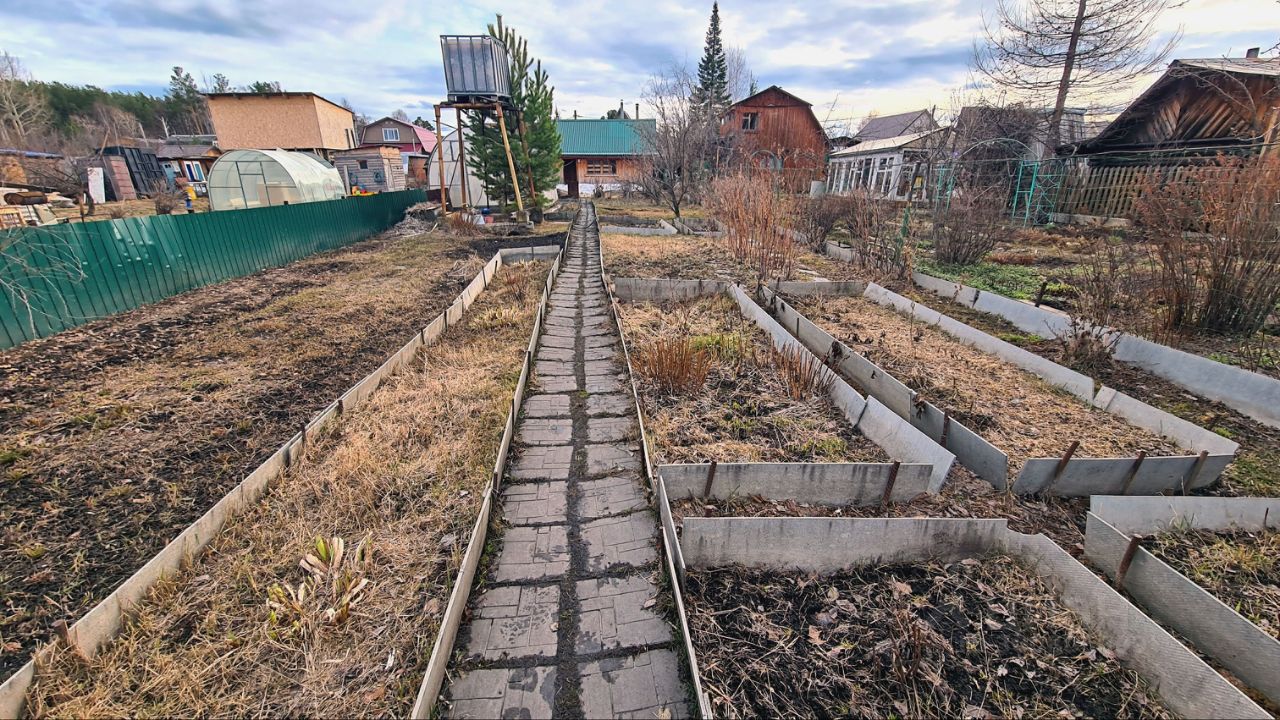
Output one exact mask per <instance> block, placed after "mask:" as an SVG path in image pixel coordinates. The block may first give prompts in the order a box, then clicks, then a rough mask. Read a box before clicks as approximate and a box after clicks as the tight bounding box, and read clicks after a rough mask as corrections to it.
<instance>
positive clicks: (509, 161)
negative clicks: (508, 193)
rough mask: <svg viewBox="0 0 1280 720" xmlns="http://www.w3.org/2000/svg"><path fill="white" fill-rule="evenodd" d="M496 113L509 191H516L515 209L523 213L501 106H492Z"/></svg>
mask: <svg viewBox="0 0 1280 720" xmlns="http://www.w3.org/2000/svg"><path fill="white" fill-rule="evenodd" d="M493 108H494V109H495V110H497V111H498V129H499V130H501V131H502V147H503V149H505V150H506V151H507V170H508V171H510V172H511V189H512V190H515V191H516V209H517V210H519V211H520V212H522V213H523V212H524V201H523V200H521V199H520V182H519V180H517V179H516V161H515V158H513V157H511V140H510V139H509V138H508V137H507V121H506V118H504V117H503V115H502V106H501V105H494V106H493Z"/></svg>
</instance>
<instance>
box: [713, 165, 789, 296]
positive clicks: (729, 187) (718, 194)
mask: <svg viewBox="0 0 1280 720" xmlns="http://www.w3.org/2000/svg"><path fill="white" fill-rule="evenodd" d="M777 180H778V178H777V177H776V176H775V175H774V174H773V173H769V172H765V171H760V170H754V169H751V168H743V169H740V170H738V171H736V172H734V173H731V174H729V175H725V176H723V177H720V178H717V179H716V180H714V181H713V182H712V183H711V190H710V193H709V197H708V204H709V205H710V206H711V208H712V210H713V211H714V213H715V215H716V217H718V218H719V219H720V222H722V223H724V225H725V227H726V228H727V229H728V232H727V233H725V239H724V242H725V243H726V244H727V246H728V247H729V250H730V251H731V252H732V253H733V254H734V257H736V258H737V259H738V260H740V261H742V262H744V263H747V264H748V265H749V266H750V267H751V268H752V269H753V271H754V272H755V273H756V275H757V278H758V279H759V280H761V281H763V282H772V281H774V280H786V279H788V278H789V277H791V273H792V271H793V270H794V269H795V260H796V252H797V250H798V248H797V243H796V242H795V240H794V239H793V238H792V236H791V235H789V234H786V233H783V232H782V225H783V221H784V220H785V219H786V218H787V217H788V215H789V211H790V205H791V201H790V200H789V198H787V197H786V196H784V195H783V194H782V192H781V190H780V188H779V185H778V182H777Z"/></svg>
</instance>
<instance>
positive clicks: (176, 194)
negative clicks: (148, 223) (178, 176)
mask: <svg viewBox="0 0 1280 720" xmlns="http://www.w3.org/2000/svg"><path fill="white" fill-rule="evenodd" d="M186 197H187V196H186V193H185V192H183V191H182V189H181V188H171V187H169V186H168V185H167V184H166V183H163V182H157V183H155V184H154V185H153V186H152V188H151V202H152V203H153V204H154V205H155V208H156V214H157V215H171V214H173V211H174V210H177V209H178V208H180V207H182V206H183V204H184V202H185V201H186Z"/></svg>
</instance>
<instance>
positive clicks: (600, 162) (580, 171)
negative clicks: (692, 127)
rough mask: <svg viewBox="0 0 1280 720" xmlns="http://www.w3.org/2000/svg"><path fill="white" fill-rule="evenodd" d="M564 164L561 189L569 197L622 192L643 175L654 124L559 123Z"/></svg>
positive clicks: (622, 122)
mask: <svg viewBox="0 0 1280 720" xmlns="http://www.w3.org/2000/svg"><path fill="white" fill-rule="evenodd" d="M556 127H557V128H558V129H559V130H560V156H561V158H562V159H563V160H564V169H563V171H562V174H561V181H562V185H561V186H560V189H563V190H566V191H567V192H568V193H569V197H573V198H576V197H580V196H581V195H591V194H592V193H594V192H595V191H596V188H597V187H599V188H601V189H602V190H604V191H611V190H618V189H620V188H621V187H622V186H623V185H624V184H625V183H626V182H627V181H628V179H629V178H633V177H635V174H636V173H637V172H640V170H641V166H640V162H639V160H640V158H641V157H642V156H643V155H645V154H646V149H645V146H646V141H645V138H646V137H651V136H652V135H653V133H654V132H656V130H657V123H656V122H655V121H654V120H629V119H628V120H557V121H556Z"/></svg>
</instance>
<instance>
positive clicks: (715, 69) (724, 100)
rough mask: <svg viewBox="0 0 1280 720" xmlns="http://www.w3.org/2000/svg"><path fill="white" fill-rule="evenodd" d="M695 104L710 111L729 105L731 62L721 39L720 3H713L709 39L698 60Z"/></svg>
mask: <svg viewBox="0 0 1280 720" xmlns="http://www.w3.org/2000/svg"><path fill="white" fill-rule="evenodd" d="M691 100H692V101H693V103H694V104H695V105H701V106H705V107H706V108H707V109H708V110H710V111H720V110H723V109H724V108H727V107H729V103H730V101H731V99H730V97H729V63H728V61H727V60H726V59H725V54H724V43H723V42H722V41H721V39H720V3H718V2H715V3H712V4H711V24H710V25H709V26H708V27H707V41H706V45H705V46H704V47H703V50H702V59H701V60H699V61H698V84H697V86H696V87H694V89H693V97H692V98H691Z"/></svg>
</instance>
